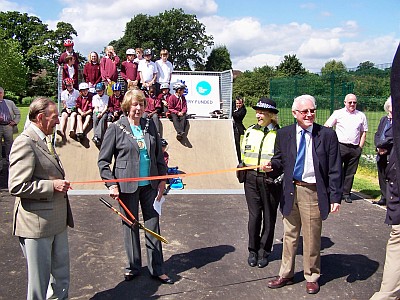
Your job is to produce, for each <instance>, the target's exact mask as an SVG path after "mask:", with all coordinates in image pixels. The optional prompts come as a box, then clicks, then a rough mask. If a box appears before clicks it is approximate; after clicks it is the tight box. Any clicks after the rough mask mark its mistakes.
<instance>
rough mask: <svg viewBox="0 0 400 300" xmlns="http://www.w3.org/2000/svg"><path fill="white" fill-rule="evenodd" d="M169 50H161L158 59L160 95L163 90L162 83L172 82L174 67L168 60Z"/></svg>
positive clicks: (157, 86)
mask: <svg viewBox="0 0 400 300" xmlns="http://www.w3.org/2000/svg"><path fill="white" fill-rule="evenodd" d="M168 55H169V54H168V50H167V49H162V50H161V51H160V57H161V58H160V59H159V60H157V61H156V66H157V80H156V95H157V96H158V95H159V94H160V92H161V90H160V85H161V84H162V83H168V85H169V84H170V83H171V76H172V72H173V71H174V67H173V66H172V63H171V62H170V61H169V60H168Z"/></svg>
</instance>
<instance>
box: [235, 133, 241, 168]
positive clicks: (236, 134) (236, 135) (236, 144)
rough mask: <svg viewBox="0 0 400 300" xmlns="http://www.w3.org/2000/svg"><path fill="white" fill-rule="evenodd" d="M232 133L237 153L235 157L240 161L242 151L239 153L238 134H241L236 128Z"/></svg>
mask: <svg viewBox="0 0 400 300" xmlns="http://www.w3.org/2000/svg"><path fill="white" fill-rule="evenodd" d="M233 135H234V137H235V146H236V155H237V158H238V162H239V163H240V162H241V161H242V153H241V150H240V136H241V134H240V133H239V132H238V131H237V130H236V129H234V132H233Z"/></svg>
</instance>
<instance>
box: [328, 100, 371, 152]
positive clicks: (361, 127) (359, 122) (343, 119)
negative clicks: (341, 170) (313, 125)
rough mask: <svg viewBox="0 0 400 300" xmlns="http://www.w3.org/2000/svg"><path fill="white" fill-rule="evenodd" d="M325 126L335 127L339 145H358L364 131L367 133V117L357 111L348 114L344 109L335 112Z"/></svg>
mask: <svg viewBox="0 0 400 300" xmlns="http://www.w3.org/2000/svg"><path fill="white" fill-rule="evenodd" d="M325 126H328V127H333V126H336V134H337V137H338V140H339V143H343V144H353V145H359V144H360V138H361V135H362V133H363V132H364V131H368V123H367V117H366V116H365V114H364V113H362V112H361V111H359V110H355V111H354V112H352V113H351V112H349V111H348V110H347V108H346V107H343V108H341V109H338V110H335V111H334V112H333V114H332V115H331V116H330V117H329V119H328V120H327V121H326V122H325Z"/></svg>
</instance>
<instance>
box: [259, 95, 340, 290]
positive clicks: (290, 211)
mask: <svg viewBox="0 0 400 300" xmlns="http://www.w3.org/2000/svg"><path fill="white" fill-rule="evenodd" d="M315 111H316V104H315V99H314V97H313V96H310V95H302V96H299V97H297V98H295V99H294V102H293V105H292V114H293V117H294V118H295V119H296V120H297V124H292V125H289V126H286V127H283V128H282V129H280V130H278V133H277V136H276V141H275V154H274V156H273V157H272V159H271V162H270V163H268V164H267V166H266V167H265V170H266V171H271V170H274V171H276V172H283V173H284V174H285V176H284V177H283V197H282V198H281V202H280V209H281V212H282V214H283V230H284V235H283V251H282V262H281V268H280V271H279V277H277V278H276V279H274V280H271V281H269V282H268V287H269V288H271V289H275V288H281V287H283V286H285V285H288V284H292V283H293V277H294V270H295V257H296V254H297V247H298V243H299V238H300V231H301V232H302V233H303V267H304V277H305V279H306V281H307V283H306V292H307V293H308V294H316V293H318V292H319V289H320V287H319V283H318V280H319V278H320V275H321V252H320V251H321V231H322V220H325V219H326V218H327V217H328V214H329V213H330V212H337V211H338V210H339V207H340V202H341V196H342V178H341V175H342V174H341V160H340V152H339V143H338V139H337V136H336V133H335V132H334V131H333V130H332V129H329V128H326V127H324V126H321V125H319V124H317V123H314V121H315ZM296 153H297V154H296Z"/></svg>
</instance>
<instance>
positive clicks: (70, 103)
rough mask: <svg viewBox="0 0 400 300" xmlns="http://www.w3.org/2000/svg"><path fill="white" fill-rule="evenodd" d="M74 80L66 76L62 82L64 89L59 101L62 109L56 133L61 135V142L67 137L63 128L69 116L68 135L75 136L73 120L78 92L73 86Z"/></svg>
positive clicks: (65, 126) (74, 118)
mask: <svg viewBox="0 0 400 300" xmlns="http://www.w3.org/2000/svg"><path fill="white" fill-rule="evenodd" d="M73 82H74V80H73V79H72V78H66V79H65V80H64V84H65V86H66V89H65V90H64V91H62V93H61V102H62V106H63V109H62V111H61V121H60V128H61V130H60V129H58V130H57V134H58V135H60V136H61V138H62V139H63V142H65V141H66V139H67V137H66V134H65V130H66V128H67V124H68V118H70V122H69V123H70V129H69V136H70V137H71V138H74V137H75V121H76V99H78V97H79V92H78V91H77V90H75V89H74V87H73Z"/></svg>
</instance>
